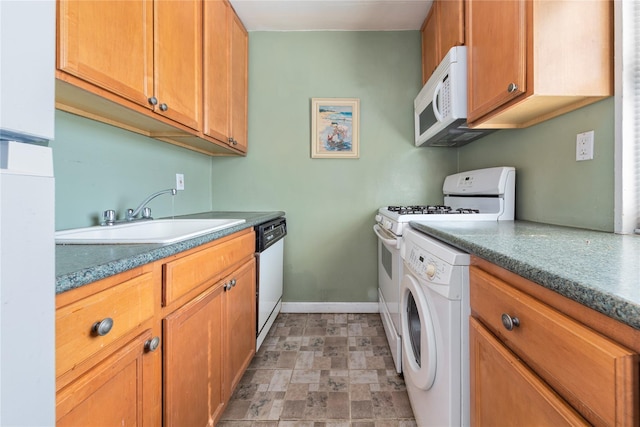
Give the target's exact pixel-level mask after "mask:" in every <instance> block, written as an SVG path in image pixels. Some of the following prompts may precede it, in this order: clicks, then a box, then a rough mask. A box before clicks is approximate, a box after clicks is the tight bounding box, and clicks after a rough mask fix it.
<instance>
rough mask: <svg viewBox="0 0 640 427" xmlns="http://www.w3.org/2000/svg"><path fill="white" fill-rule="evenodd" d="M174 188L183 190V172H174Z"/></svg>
mask: <svg viewBox="0 0 640 427" xmlns="http://www.w3.org/2000/svg"><path fill="white" fill-rule="evenodd" d="M176 190H184V174H182V173H177V174H176Z"/></svg>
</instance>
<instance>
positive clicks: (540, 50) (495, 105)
mask: <svg viewBox="0 0 640 427" xmlns="http://www.w3.org/2000/svg"><path fill="white" fill-rule="evenodd" d="M465 14H466V43H467V46H468V49H467V52H468V58H467V61H468V86H467V91H468V114H467V118H468V122H469V126H470V127H480V128H522V127H527V126H531V125H533V124H536V123H539V122H542V121H544V120H547V119H550V118H552V117H556V116H558V115H560V114H563V113H566V112H568V111H571V110H575V109H577V108H579V107H582V106H584V105H587V104H590V103H593V102H596V101H598V100H600V99H602V98H604V97H607V96H611V95H612V94H613V78H612V70H613V48H612V44H613V43H612V31H613V15H612V2H611V1H609V0H597V1H588V2H576V1H569V0H567V1H545V0H517V1H512V0H499V1H482V0H468V1H467V3H466V11H465Z"/></svg>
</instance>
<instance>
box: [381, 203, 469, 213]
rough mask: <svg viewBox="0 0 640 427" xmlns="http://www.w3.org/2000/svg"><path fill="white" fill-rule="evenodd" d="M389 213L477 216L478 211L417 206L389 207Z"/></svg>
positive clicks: (449, 207)
mask: <svg viewBox="0 0 640 427" xmlns="http://www.w3.org/2000/svg"><path fill="white" fill-rule="evenodd" d="M387 209H388V210H389V212H395V213H398V214H400V215H423V214H427V215H429V214H439V215H443V214H477V213H480V211H479V210H478V209H469V208H458V209H455V210H453V209H452V208H451V206H444V205H416V206H388V207H387Z"/></svg>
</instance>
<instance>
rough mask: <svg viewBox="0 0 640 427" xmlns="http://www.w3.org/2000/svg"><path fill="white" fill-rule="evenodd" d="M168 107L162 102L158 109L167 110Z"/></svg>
mask: <svg viewBox="0 0 640 427" xmlns="http://www.w3.org/2000/svg"><path fill="white" fill-rule="evenodd" d="M168 109H169V106H167V104H165V103H164V102H163V103H162V104H160V111H167V110H168Z"/></svg>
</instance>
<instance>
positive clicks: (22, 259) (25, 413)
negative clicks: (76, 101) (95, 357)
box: [0, 0, 55, 427]
mask: <svg viewBox="0 0 640 427" xmlns="http://www.w3.org/2000/svg"><path fill="white" fill-rule="evenodd" d="M54 72H55V1H54V0H0V426H3V427H4V426H43V427H44V426H54V425H55V240H54V232H55V222H54V217H55V211H54V178H53V160H52V152H51V148H50V147H48V146H47V145H48V142H49V141H51V140H52V139H53V136H54V113H55V95H54V86H55V74H54Z"/></svg>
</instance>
